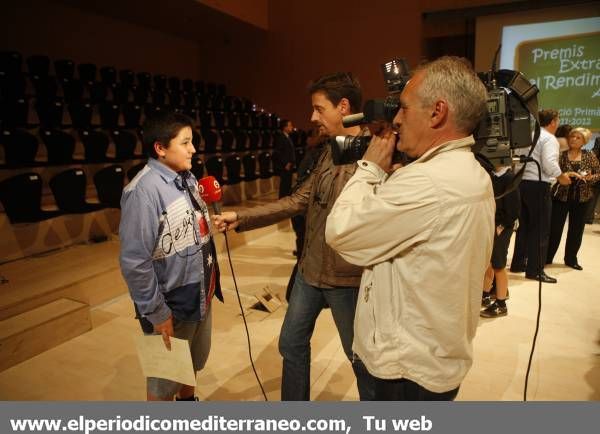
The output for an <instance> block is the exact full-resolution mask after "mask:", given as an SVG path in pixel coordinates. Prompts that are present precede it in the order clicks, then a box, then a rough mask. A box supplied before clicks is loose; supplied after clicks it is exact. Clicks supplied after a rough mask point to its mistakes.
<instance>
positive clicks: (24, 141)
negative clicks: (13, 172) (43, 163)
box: [0, 129, 39, 166]
mask: <svg viewBox="0 0 600 434" xmlns="http://www.w3.org/2000/svg"><path fill="white" fill-rule="evenodd" d="M0 141H1V142H2V146H3V147H4V160H5V162H6V165H7V166H33V165H35V156H36V154H37V151H38V147H39V143H38V140H37V138H36V137H35V136H34V135H33V134H31V133H29V132H27V131H24V130H20V129H15V130H4V131H2V135H1V136H0Z"/></svg>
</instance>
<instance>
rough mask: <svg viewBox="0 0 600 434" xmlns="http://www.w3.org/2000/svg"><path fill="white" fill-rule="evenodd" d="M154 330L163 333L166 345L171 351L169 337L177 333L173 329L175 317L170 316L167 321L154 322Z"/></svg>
mask: <svg viewBox="0 0 600 434" xmlns="http://www.w3.org/2000/svg"><path fill="white" fill-rule="evenodd" d="M154 332H156V333H160V334H161V335H162V338H163V342H164V343H165V347H167V350H169V351H171V340H170V339H169V337H170V336H173V335H174V334H175V332H174V331H173V317H172V316H170V317H169V318H168V319H167V320H166V321H164V322H161V323H160V324H154Z"/></svg>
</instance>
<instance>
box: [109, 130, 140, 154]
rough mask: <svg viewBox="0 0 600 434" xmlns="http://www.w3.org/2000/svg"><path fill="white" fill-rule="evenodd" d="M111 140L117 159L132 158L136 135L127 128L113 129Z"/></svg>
mask: <svg viewBox="0 0 600 434" xmlns="http://www.w3.org/2000/svg"><path fill="white" fill-rule="evenodd" d="M113 140H114V142H115V148H116V159H117V160H130V159H132V158H134V152H135V147H136V145H137V137H136V135H135V134H134V133H132V132H131V131H127V130H117V131H113Z"/></svg>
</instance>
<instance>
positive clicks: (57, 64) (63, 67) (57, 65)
mask: <svg viewBox="0 0 600 434" xmlns="http://www.w3.org/2000/svg"><path fill="white" fill-rule="evenodd" d="M54 72H55V73H56V78H57V79H58V80H64V79H67V80H72V79H73V76H74V75H75V64H74V63H73V61H72V60H71V59H58V60H55V61H54Z"/></svg>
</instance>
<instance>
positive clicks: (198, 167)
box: [191, 156, 204, 179]
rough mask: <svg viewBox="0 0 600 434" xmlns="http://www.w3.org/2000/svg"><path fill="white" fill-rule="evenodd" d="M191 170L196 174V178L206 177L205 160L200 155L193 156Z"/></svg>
mask: <svg viewBox="0 0 600 434" xmlns="http://www.w3.org/2000/svg"><path fill="white" fill-rule="evenodd" d="M191 172H192V173H193V174H194V176H195V177H196V179H201V178H203V177H204V161H202V158H200V157H199V156H195V157H193V158H192V170H191Z"/></svg>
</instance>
